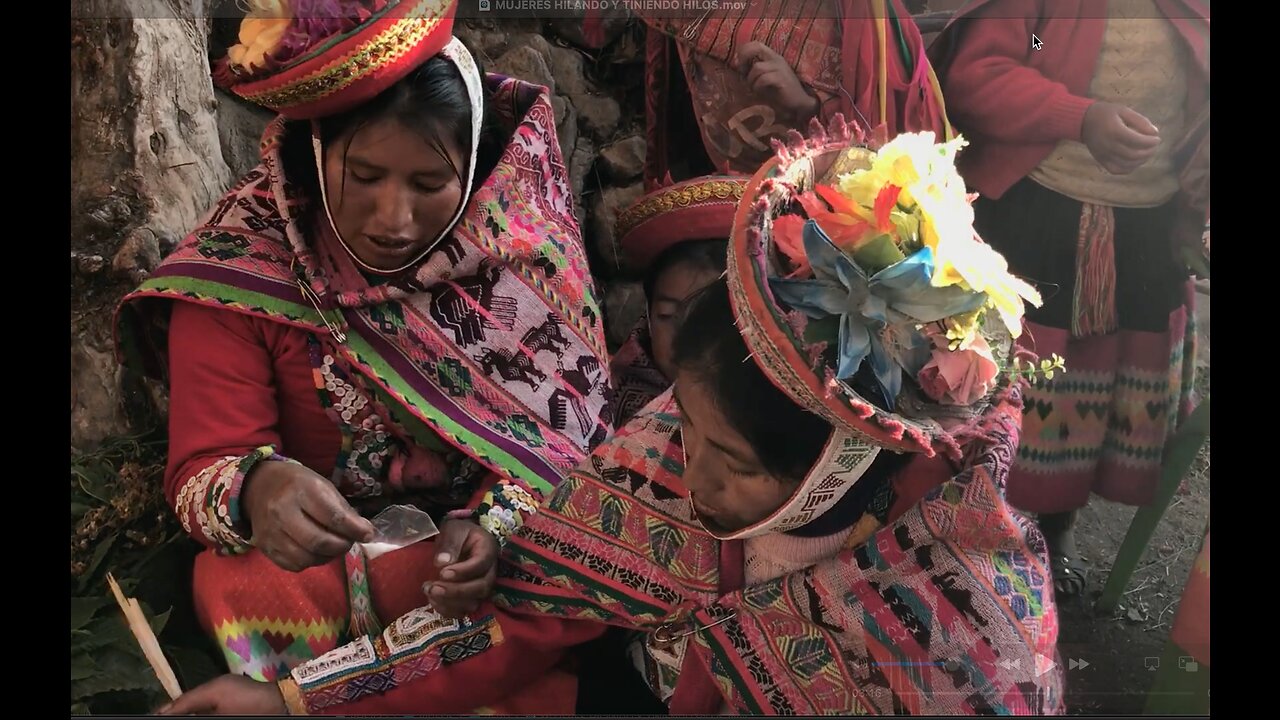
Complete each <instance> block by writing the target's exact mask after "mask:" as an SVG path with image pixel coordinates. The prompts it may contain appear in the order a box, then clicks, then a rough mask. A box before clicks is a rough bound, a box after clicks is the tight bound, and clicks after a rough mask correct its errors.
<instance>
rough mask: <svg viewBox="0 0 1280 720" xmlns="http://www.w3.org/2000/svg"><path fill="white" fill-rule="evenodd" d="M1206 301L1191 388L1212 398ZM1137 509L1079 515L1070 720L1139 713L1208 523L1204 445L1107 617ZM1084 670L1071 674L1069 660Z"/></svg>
mask: <svg viewBox="0 0 1280 720" xmlns="http://www.w3.org/2000/svg"><path fill="white" fill-rule="evenodd" d="M1208 301H1209V297H1208V295H1207V294H1199V295H1197V305H1198V320H1199V325H1200V327H1199V335H1200V351H1199V363H1200V368H1199V373H1198V378H1197V382H1196V385H1197V387H1198V389H1199V392H1200V397H1202V398H1203V397H1206V396H1207V395H1208V393H1209V366H1208V358H1209V351H1208V346H1209V328H1208V326H1209V322H1208V320H1209V302H1208ZM1133 514H1134V508H1131V507H1126V506H1124V505H1118V504H1116V503H1111V502H1107V501H1105V500H1102V499H1100V498H1097V497H1095V498H1094V499H1093V501H1092V502H1091V503H1090V504H1089V506H1088V507H1087V508H1085V509H1084V510H1083V511H1082V512H1081V515H1080V518H1079V521H1078V522H1079V525H1078V527H1077V530H1076V542H1077V544H1078V546H1079V548H1080V552H1081V554H1082V556H1083V557H1084V558H1085V559H1086V560H1087V561H1089V563H1090V565H1091V571H1090V576H1089V581H1088V589H1087V590H1086V592H1085V593H1084V594H1083V595H1082V596H1080V597H1078V598H1075V599H1072V600H1063V601H1062V602H1061V603H1060V605H1059V610H1060V612H1061V619H1062V632H1061V636H1060V639H1059V644H1058V647H1059V649H1060V651H1061V657H1062V660H1063V662H1067V663H1068V668H1067V707H1068V712H1070V713H1071V714H1073V715H1092V714H1101V713H1105V714H1132V713H1141V712H1142V710H1143V707H1144V705H1145V702H1146V693H1147V690H1148V689H1149V687H1150V686H1151V681H1152V678H1154V677H1155V674H1156V673H1155V672H1153V671H1151V670H1148V669H1147V667H1146V666H1147V664H1148V663H1147V662H1146V658H1148V657H1159V656H1160V655H1161V654H1162V653H1163V651H1164V646H1165V642H1166V641H1167V640H1168V638H1169V630H1170V627H1171V626H1172V624H1173V617H1174V613H1175V612H1176V611H1177V609H1178V600H1179V598H1180V596H1181V594H1182V588H1183V584H1184V583H1185V582H1186V579H1187V574H1188V573H1189V572H1190V570H1191V563H1192V562H1193V561H1194V560H1195V555H1196V552H1197V551H1199V549H1200V543H1201V541H1202V540H1203V538H1204V531H1205V527H1206V526H1207V524H1208V522H1209V443H1205V446H1204V447H1203V448H1202V449H1201V451H1200V456H1199V457H1198V458H1197V459H1196V462H1195V465H1194V466H1193V467H1192V472H1191V475H1190V476H1189V477H1188V478H1187V479H1186V480H1184V481H1183V485H1182V488H1181V489H1180V490H1179V492H1178V496H1177V497H1176V498H1175V499H1174V501H1173V504H1172V505H1171V506H1170V508H1169V510H1168V512H1166V513H1165V516H1164V518H1163V519H1162V520H1161V522H1160V525H1159V527H1158V528H1157V530H1156V534H1155V537H1154V538H1153V539H1152V541H1151V543H1150V544H1149V545H1148V546H1147V551H1146V553H1145V554H1144V556H1143V558H1142V561H1141V563H1139V565H1138V569H1137V570H1136V571H1135V572H1134V574H1133V577H1132V579H1130V581H1129V584H1128V586H1127V587H1126V588H1125V591H1126V592H1125V595H1124V597H1123V599H1122V600H1121V603H1120V606H1119V608H1117V609H1116V611H1115V612H1114V613H1112V614H1110V615H1106V616H1101V615H1099V614H1097V613H1095V612H1094V609H1093V605H1094V601H1095V600H1096V599H1097V597H1098V595H1100V594H1101V592H1102V587H1103V585H1104V584H1105V583H1106V580H1107V573H1108V572H1110V570H1111V563H1112V562H1113V561H1114V559H1115V554H1116V551H1117V550H1118V549H1119V547H1120V543H1121V541H1122V540H1123V539H1124V536H1125V533H1126V532H1127V531H1128V529H1129V522H1130V520H1132V518H1133ZM1073 659H1074V660H1076V661H1077V662H1079V661H1084V662H1086V663H1088V665H1087V666H1086V667H1083V668H1080V667H1077V668H1074V669H1073V668H1071V667H1070V660H1073Z"/></svg>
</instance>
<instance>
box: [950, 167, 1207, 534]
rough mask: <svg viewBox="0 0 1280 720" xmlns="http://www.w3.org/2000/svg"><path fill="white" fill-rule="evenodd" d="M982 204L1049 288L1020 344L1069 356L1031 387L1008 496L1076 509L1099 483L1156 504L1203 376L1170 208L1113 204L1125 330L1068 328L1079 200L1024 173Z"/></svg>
mask: <svg viewBox="0 0 1280 720" xmlns="http://www.w3.org/2000/svg"><path fill="white" fill-rule="evenodd" d="M974 211H975V214H976V222H975V225H976V227H977V229H978V231H979V233H980V234H981V235H982V237H983V238H984V239H985V240H986V241H987V242H989V243H990V244H991V245H993V246H994V247H995V248H996V249H997V250H999V251H1000V252H1001V253H1003V254H1004V255H1005V257H1006V258H1007V259H1008V260H1009V266H1010V268H1011V269H1012V271H1013V272H1014V273H1016V274H1017V275H1019V276H1021V277H1024V278H1026V279H1027V280H1029V281H1031V282H1033V283H1034V284H1035V285H1036V286H1037V288H1038V289H1039V290H1040V293H1041V295H1042V296H1043V298H1044V301H1045V302H1044V306H1043V307H1041V308H1029V312H1028V313H1027V321H1028V322H1027V331H1026V333H1025V334H1024V335H1023V337H1022V338H1021V340H1020V342H1024V343H1025V344H1026V345H1027V347H1028V348H1029V349H1031V350H1032V351H1033V352H1035V353H1036V354H1037V355H1039V356H1041V357H1048V356H1049V355H1050V354H1051V353H1057V354H1059V355H1061V356H1062V357H1063V358H1065V359H1066V364H1067V372H1066V373H1065V374H1063V375H1058V376H1057V377H1055V378H1054V380H1053V381H1051V382H1045V381H1043V380H1041V381H1040V382H1039V383H1037V385H1036V386H1034V387H1032V388H1031V389H1030V390H1029V391H1028V392H1027V394H1026V398H1025V406H1024V410H1023V413H1024V414H1023V424H1022V444H1021V446H1020V448H1019V450H1018V459H1017V462H1016V463H1015V465H1014V468H1013V470H1012V471H1011V472H1010V474H1009V484H1008V498H1009V502H1010V503H1011V504H1013V505H1014V506H1015V507H1017V508H1019V509H1021V510H1024V511H1028V512H1036V513H1058V512H1067V511H1070V510H1076V509H1078V508H1081V507H1083V506H1084V505H1085V504H1087V503H1088V501H1089V497H1090V493H1096V494H1098V495H1100V496H1102V497H1104V498H1107V499H1108V500H1113V501H1116V502H1122V503H1126V504H1129V505H1144V504H1146V503H1149V502H1151V500H1152V498H1153V495H1154V493H1155V489H1156V485H1157V484H1158V482H1159V478H1160V465H1161V458H1162V456H1163V453H1164V445H1165V442H1166V441H1167V440H1168V438H1169V437H1170V436H1171V435H1172V434H1173V432H1174V430H1176V429H1177V427H1178V423H1179V422H1180V419H1181V418H1185V417H1186V416H1187V414H1188V413H1189V412H1190V410H1191V407H1192V404H1193V397H1192V391H1193V384H1194V379H1195V340H1196V333H1195V328H1194V320H1195V294H1194V289H1193V287H1192V284H1191V282H1190V278H1189V276H1188V273H1187V271H1186V270H1185V268H1183V267H1181V266H1180V265H1179V263H1178V262H1176V261H1175V258H1174V252H1173V241H1172V219H1173V216H1174V213H1173V212H1172V211H1171V208H1170V207H1168V206H1165V207H1158V208H1142V209H1129V208H1116V209H1115V258H1114V261H1115V273H1116V286H1115V287H1116V290H1115V307H1116V317H1117V320H1118V321H1119V325H1120V329H1119V330H1118V331H1116V332H1112V333H1108V334H1105V335H1093V336H1090V337H1073V336H1072V332H1071V327H1072V314H1073V312H1074V307H1073V297H1074V290H1075V281H1076V278H1075V272H1076V247H1077V241H1078V237H1079V227H1080V215H1081V211H1082V204H1081V203H1080V202H1079V201H1077V200H1073V199H1071V198H1068V197H1066V196H1063V195H1060V194H1058V193H1056V192H1054V191H1052V190H1049V189H1047V188H1045V187H1043V186H1041V185H1039V184H1037V183H1035V182H1034V181H1032V180H1027V179H1024V180H1023V181H1022V182H1020V183H1019V184H1017V185H1015V186H1014V187H1012V188H1010V190H1009V191H1008V192H1007V193H1005V195H1004V196H1003V197H1001V198H1000V199H999V200H988V199H985V198H980V199H979V200H978V201H977V202H976V203H975V205H974Z"/></svg>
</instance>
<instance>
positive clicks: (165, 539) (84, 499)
mask: <svg viewBox="0 0 1280 720" xmlns="http://www.w3.org/2000/svg"><path fill="white" fill-rule="evenodd" d="M164 453H165V441H164V438H163V436H161V435H159V434H158V433H148V434H145V435H142V436H138V437H126V438H113V439H110V440H108V441H106V442H104V443H103V444H102V445H101V446H100V447H98V448H97V449H95V450H93V451H92V452H86V453H74V452H73V454H72V458H71V581H70V584H71V587H70V591H71V712H72V713H73V714H93V713H110V714H116V713H120V714H126V713H146V712H148V711H150V710H151V709H152V708H155V707H156V706H158V705H160V704H161V703H163V702H164V701H165V700H166V699H167V697H166V696H165V694H164V691H163V690H162V689H161V688H160V683H159V681H158V680H156V677H155V674H154V673H153V672H152V670H151V667H150V665H149V664H148V663H147V661H146V658H145V657H143V654H142V651H141V649H140V648H139V647H138V644H137V642H136V641H135V640H134V637H133V634H132V633H131V632H130V631H129V628H128V626H127V625H126V624H125V621H124V617H123V615H122V613H121V612H120V609H119V607H118V606H117V605H116V603H115V600H113V599H112V597H111V594H110V591H109V590H108V589H107V584H106V574H107V572H108V571H110V572H111V573H112V574H114V576H115V577H116V579H117V580H118V581H119V582H120V585H121V587H122V588H123V590H124V592H125V593H127V594H129V595H132V596H133V597H136V598H138V602H139V603H140V604H141V605H142V607H143V610H144V612H145V613H146V614H147V617H148V618H149V619H150V621H151V626H152V629H153V630H154V631H155V633H156V636H157V637H158V638H159V640H160V643H161V645H162V646H163V647H164V650H165V654H166V655H167V656H168V658H169V660H170V662H171V663H172V664H173V666H174V671H175V672H176V673H177V674H178V677H179V680H180V682H182V684H183V687H192V686H194V685H196V684H198V683H200V682H203V681H204V680H206V679H208V678H210V677H212V676H214V675H215V674H217V673H218V672H219V670H218V664H217V662H216V654H215V653H214V652H213V648H212V647H211V645H210V643H209V642H208V641H207V640H206V639H205V638H204V636H203V634H202V633H201V631H200V629H199V627H198V625H197V624H196V622H195V618H194V614H193V611H192V603H191V594H190V589H191V581H190V577H191V565H192V560H193V559H194V556H195V552H196V550H197V547H196V545H195V543H193V542H192V541H191V540H190V539H189V538H188V537H187V536H186V534H185V533H184V532H183V531H182V528H181V527H179V526H178V523H177V521H176V519H175V518H174V516H173V512H172V511H171V510H170V509H169V508H168V507H167V506H166V503H165V500H164V494H163V490H162V480H163V473H164Z"/></svg>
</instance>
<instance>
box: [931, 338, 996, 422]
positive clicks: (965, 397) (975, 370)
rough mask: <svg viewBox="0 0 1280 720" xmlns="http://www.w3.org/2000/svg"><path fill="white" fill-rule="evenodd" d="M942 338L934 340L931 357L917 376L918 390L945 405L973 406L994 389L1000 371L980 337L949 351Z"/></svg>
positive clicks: (984, 341)
mask: <svg viewBox="0 0 1280 720" xmlns="http://www.w3.org/2000/svg"><path fill="white" fill-rule="evenodd" d="M947 343H948V340H947V338H946V336H945V335H943V336H937V335H935V336H934V337H933V357H932V358H930V360H929V362H927V363H925V366H924V367H923V368H921V369H920V374H919V375H917V376H916V380H917V382H919V383H920V388H921V389H922V390H924V392H925V394H926V395H928V396H929V397H930V398H932V399H933V400H934V401H936V402H939V403H942V404H944V405H972V404H973V403H975V402H977V401H978V400H980V399H982V397H983V396H985V395H986V394H987V393H989V392H991V388H992V387H994V386H995V381H996V375H998V374H999V372H1000V368H999V366H997V365H996V359H995V356H993V355H992V354H991V346H989V345H987V340H986V338H984V337H982V335H977V336H976V337H974V339H973V341H972V342H971V343H969V346H968V347H966V348H963V349H961V350H948V349H947Z"/></svg>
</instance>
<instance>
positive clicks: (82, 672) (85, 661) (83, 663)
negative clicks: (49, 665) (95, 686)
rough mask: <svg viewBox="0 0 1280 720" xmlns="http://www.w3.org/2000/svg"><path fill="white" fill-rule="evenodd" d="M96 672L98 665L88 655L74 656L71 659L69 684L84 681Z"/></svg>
mask: <svg viewBox="0 0 1280 720" xmlns="http://www.w3.org/2000/svg"><path fill="white" fill-rule="evenodd" d="M97 672H98V665H97V664H96V663H95V662H94V661H93V658H92V657H90V656H89V655H76V656H74V657H72V658H71V682H76V681H78V680H84V679H86V678H89V677H91V676H93V675H94V674H95V673H97Z"/></svg>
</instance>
